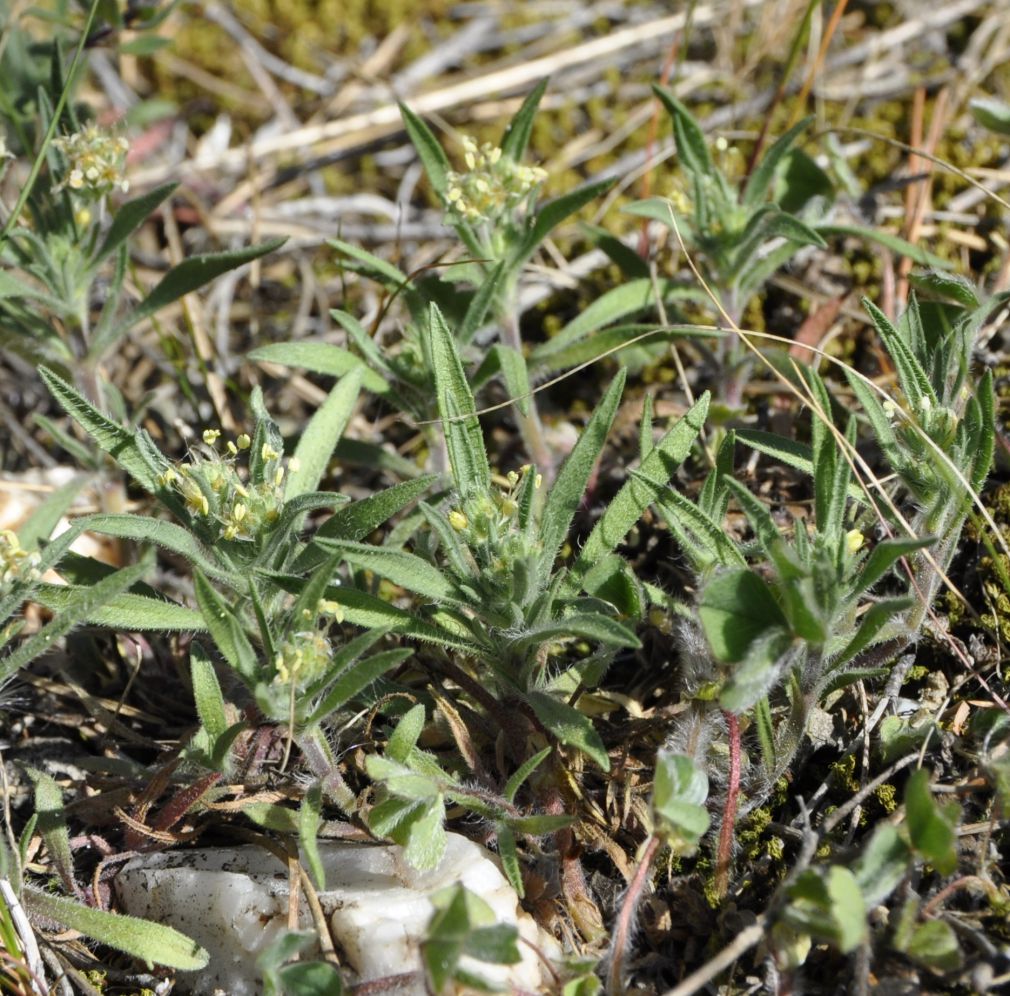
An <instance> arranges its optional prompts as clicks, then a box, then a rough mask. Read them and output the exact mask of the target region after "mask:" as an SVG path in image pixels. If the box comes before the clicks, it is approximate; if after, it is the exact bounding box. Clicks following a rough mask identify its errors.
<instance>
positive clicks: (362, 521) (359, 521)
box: [294, 474, 436, 571]
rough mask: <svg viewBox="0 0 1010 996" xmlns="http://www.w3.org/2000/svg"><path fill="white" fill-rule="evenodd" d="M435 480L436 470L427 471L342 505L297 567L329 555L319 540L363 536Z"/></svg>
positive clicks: (376, 527)
mask: <svg viewBox="0 0 1010 996" xmlns="http://www.w3.org/2000/svg"><path fill="white" fill-rule="evenodd" d="M435 480H436V478H435V475H434V474H428V475H426V476H424V477H418V478H416V479H415V480H413V481H404V482H403V483H402V484H394V485H393V487H391V488H387V489H386V490H385V491H379V492H377V493H376V494H374V495H369V496H368V497H367V498H362V499H361V500H360V501H356V502H352V503H351V504H350V505H347V506H346V507H344V508H341V509H340V510H339V511H337V512H335V513H334V514H333V515H332V516H330V518H328V519H327V520H326V521H325V522H324V523H323V524H322V525H321V526H320V527H319V529H318V530H317V531H316V535H315V537H314V539H313V541H312V543H310V545H309V548H308V549H306V550H305V551H304V552H303V553H302V554H300V555H299V557H298V558H297V560H296V561H295V564H294V570H295V571H302V570H305V569H307V568H311V567H314V566H315V565H316V564H317V563H319V561H321V560H322V559H323V558H324V557H326V556H327V554H326V552H324V551H323V550H322V549H321V544H318V545H317V542H316V541H318V540H328V539H337V540H362V539H364V538H365V537H366V536H368V535H369V533H371V532H372V531H373V530H375V529H378V528H379V526H381V525H382V524H383V523H384V522H386V521H388V520H389V519H390V518H392V517H393V516H394V515H396V513H397V512H399V511H401V510H402V509H403V508H405V507H406V506H407V505H409V504H410V503H411V502H412V501H414V499H416V498H418V497H419V496H420V495H422V494H424V492H425V491H427V490H428V489H429V488H430V487H431V485H432V483H433V482H434V481H435Z"/></svg>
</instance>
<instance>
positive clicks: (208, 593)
mask: <svg viewBox="0 0 1010 996" xmlns="http://www.w3.org/2000/svg"><path fill="white" fill-rule="evenodd" d="M193 590H194V593H195V595H196V603H197V605H198V606H199V608H200V613H201V615H202V616H203V619H204V622H205V623H206V624H207V629H208V630H209V631H210V635H211V636H212V637H213V639H214V643H215V644H216V645H217V649H218V650H220V651H221V654H222V655H223V657H224V659H225V660H226V661H227V662H228V663H229V664H230V665H231V666H232V667H233V668H234V669H235V670H236V671H237V672H238V674H239V675H240V676H241V677H242V678H243V680H245V681H246V682H247V683H249V684H252V683H253V682H254V681H255V679H256V674H257V671H258V670H259V662H258V661H257V658H256V651H255V650H253V647H252V644H251V643H250V642H249V637H247V636H246V634H245V630H244V629H243V628H242V624H241V623H240V622H239V620H238V619H237V618H236V617H235V614H234V613H233V612H232V610H231V609H230V608H229V607H228V605H227V603H226V602H225V601H224V599H223V598H222V597H221V596H220V595H219V594H218V593H217V591H215V589H214V588H213V586H212V585H211V583H210V582H209V581H208V580H207V578H206V577H205V576H204V574H203V572H202V571H200V570H199V569H197V570H196V571H194V572H193Z"/></svg>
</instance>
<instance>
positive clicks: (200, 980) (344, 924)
mask: <svg viewBox="0 0 1010 996" xmlns="http://www.w3.org/2000/svg"><path fill="white" fill-rule="evenodd" d="M319 850H320V854H321V857H322V862H323V866H324V868H325V869H326V891H325V892H322V893H320V894H319V900H320V903H321V904H322V908H323V911H324V913H325V914H326V916H327V917H329V919H330V924H331V927H332V932H333V937H334V940H335V942H336V944H337V946H338V950H342V951H343V953H344V954H345V955H346V963H347V964H346V966H344V967H345V968H349V969H351V973H348V974H350V975H352V976H353V977H352V978H349V979H348V981H350V982H370V981H373V980H375V979H378V978H382V977H383V976H387V975H396V974H400V973H403V972H410V971H418V970H419V969H420V967H421V962H420V955H419V948H418V945H419V943H420V941H421V940H423V938H424V936H425V933H426V930H427V926H428V923H429V921H430V920H431V917H432V914H433V913H434V906H433V905H432V903H431V900H430V899H429V896H430V895H431V894H432V893H434V892H437V891H438V890H439V889H442V888H445V887H446V886H447V885H453V884H454V883H456V882H462V884H463V885H464V886H465V887H466V888H467V889H469V890H470V891H471V892H473V893H475V894H476V895H478V896H480V897H481V899H483V900H484V901H485V902H486V903H487V904H488V905H489V906H490V907H491V908H492V910H494V913H495V916H496V918H497V919H498V921H499V922H502V923H512V924H516V925H517V926H518V928H519V932H520V935H521V936H522V937H523V938H525V939H526V940H527V941H529V942H531V944H533V945H535V946H537V947H538V948H539V949H540V950H541V951H545V952H546V953H548V954H550V955H551V956H557V953H558V951H557V945H556V943H555V941H554V939H553V938H551V937H547V936H545V935H543V933H542V932H541V931H540V929H539V927H537V925H536V923H535V922H534V920H533V918H532V917H530V916H529V914H528V913H525V912H524V911H523V910H522V909H521V907H520V906H519V900H518V898H517V896H516V894H515V891H514V890H513V889H512V887H511V886H510V885H509V883H508V881H507V880H506V879H505V877H504V875H502V873H501V871H500V870H499V867H498V864H497V860H496V859H495V858H494V856H493V855H492V854H491V853H490V852H489V851H487V850H486V849H485V848H483V847H481V846H480V845H479V844H475V843H473V841H471V840H468V839H467V838H465V837H461V836H459V835H458V834H449V835H448V846H447V848H446V853H445V857H444V858H443V859H442V862H441V864H440V865H439V867H438V868H437V869H435V871H432V872H418V871H416V870H415V869H414V868H411V866H410V865H408V864H407V862H406V861H405V860H404V858H403V852H402V849H401V848H399V847H395V846H390V845H369V844H359V843H350V842H344V841H320V842H319ZM116 891H117V893H118V895H119V900H120V904H121V906H122V908H123V910H124V911H125V912H127V913H131V914H133V915H134V916H140V917H143V918H145V919H148V920H153V921H156V922H158V923H166V924H169V925H170V926H173V927H175V928H177V929H178V930H181V931H182V932H183V933H185V934H187V935H188V936H190V937H192V938H193V939H194V940H195V941H196V942H197V943H199V944H200V945H202V946H203V947H204V948H206V949H207V951H208V952H209V953H210V965H209V966H208V967H207V968H206V969H204V970H203V971H202V972H188V973H180V975H179V981H178V986H177V989H178V991H179V992H191V993H196V994H211V993H214V992H215V990H222V991H223V992H224V993H226V994H227V996H255V994H257V993H259V992H261V990H262V983H261V980H260V979H259V977H258V975H257V972H256V957H257V955H258V954H259V953H260V951H262V949H263V948H264V947H266V945H268V944H269V943H270V942H271V941H272V940H273V939H274V938H275V937H276V936H277V934H278V933H279V932H280V931H282V930H284V929H285V928H286V926H287V909H288V875H287V870H286V868H285V866H284V865H283V864H282V863H281V862H280V861H278V860H277V858H275V857H274V856H273V855H271V854H270V853H269V852H267V851H265V850H263V849H261V848H258V847H251V846H250V847H238V848H234V849H224V848H218V849H213V850H201V851H178V852H169V853H164V854H153V855H146V856H144V857H142V858H135V859H134V860H132V861H130V862H128V863H127V864H126V865H124V867H123V869H122V871H121V872H120V873H119V875H118V876H117V878H116ZM311 924H312V921H311V917H310V916H309V912H308V907H307V905H306V903H305V900H304V898H303V899H302V900H301V903H300V910H299V927H300V928H302V929H307V928H309V927H311ZM519 950H520V952H521V953H522V956H523V960H522V961H521V962H520V963H519V964H518V965H487V964H483V963H481V964H479V965H477V964H470V965H468V966H467V967H468V968H473V969H476V970H478V971H479V972H480V973H481V974H482V975H483V976H484V977H485V978H487V979H489V980H493V981H495V982H497V983H499V984H502V985H504V986H506V987H516V988H520V989H524V990H527V991H532V992H536V991H538V990H539V989H540V988H541V964H540V960H539V958H538V957H537V955H536V953H535V952H534V950H533V948H531V947H530V945H529V944H524V943H522V942H520V944H519ZM317 955H318V950H316V951H314V952H312V951H310V952H308V953H307V954H305V955H303V957H307V958H311V957H314V956H317ZM397 993H398V996H399V994H402V996H414V994H415V993H416V994H417V996H423V994H424V985H423V983H422V982H421V981H420V977H418V983H417V985H416V986H414V987H412V988H410V989H402V988H398V989H397Z"/></svg>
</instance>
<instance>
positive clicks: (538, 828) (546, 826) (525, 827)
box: [508, 813, 575, 837]
mask: <svg viewBox="0 0 1010 996" xmlns="http://www.w3.org/2000/svg"><path fill="white" fill-rule="evenodd" d="M574 822H575V817H574V816H571V815H569V814H567V813H559V814H557V815H551V814H550V813H533V814H531V815H530V816H510V817H508V825H509V826H510V827H511V828H512V829H513V830H515V832H516V833H522V834H528V835H529V836H531V837H543V836H544V835H545V834H549V833H554V832H555V831H557V830H562V829H564V828H565V827H569V826H571V825H572V824H573V823H574Z"/></svg>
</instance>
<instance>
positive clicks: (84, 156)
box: [53, 125, 130, 199]
mask: <svg viewBox="0 0 1010 996" xmlns="http://www.w3.org/2000/svg"><path fill="white" fill-rule="evenodd" d="M53 144H54V145H55V146H56V148H57V149H59V151H60V152H61V153H62V154H63V156H64V158H65V159H66V160H67V173H66V176H65V177H64V179H63V181H62V182H61V183H60V184H59V185H58V187H57V190H63V189H64V188H66V187H69V188H70V189H71V190H73V191H75V192H77V193H80V194H82V195H85V196H89V197H94V198H96V199H97V198H100V197H104V196H105V195H106V194H108V193H111V191H113V190H117V189H118V190H122V191H123V192H124V193H125V192H126V191H127V190H128V189H129V187H130V184H129V181H128V180H127V179H126V153H127V152H128V151H129V149H130V144H129V142H127V141H126V139H125V138H123V137H122V136H121V135H110V134H109V133H108V132H106V131H103V130H102V129H101V128H98V127H96V126H95V125H89V126H88V127H87V128H85V129H84V130H83V131H79V132H76V133H75V134H73V135H67V136H65V137H64V138H57V139H56V140H55V141H54V142H53Z"/></svg>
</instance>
